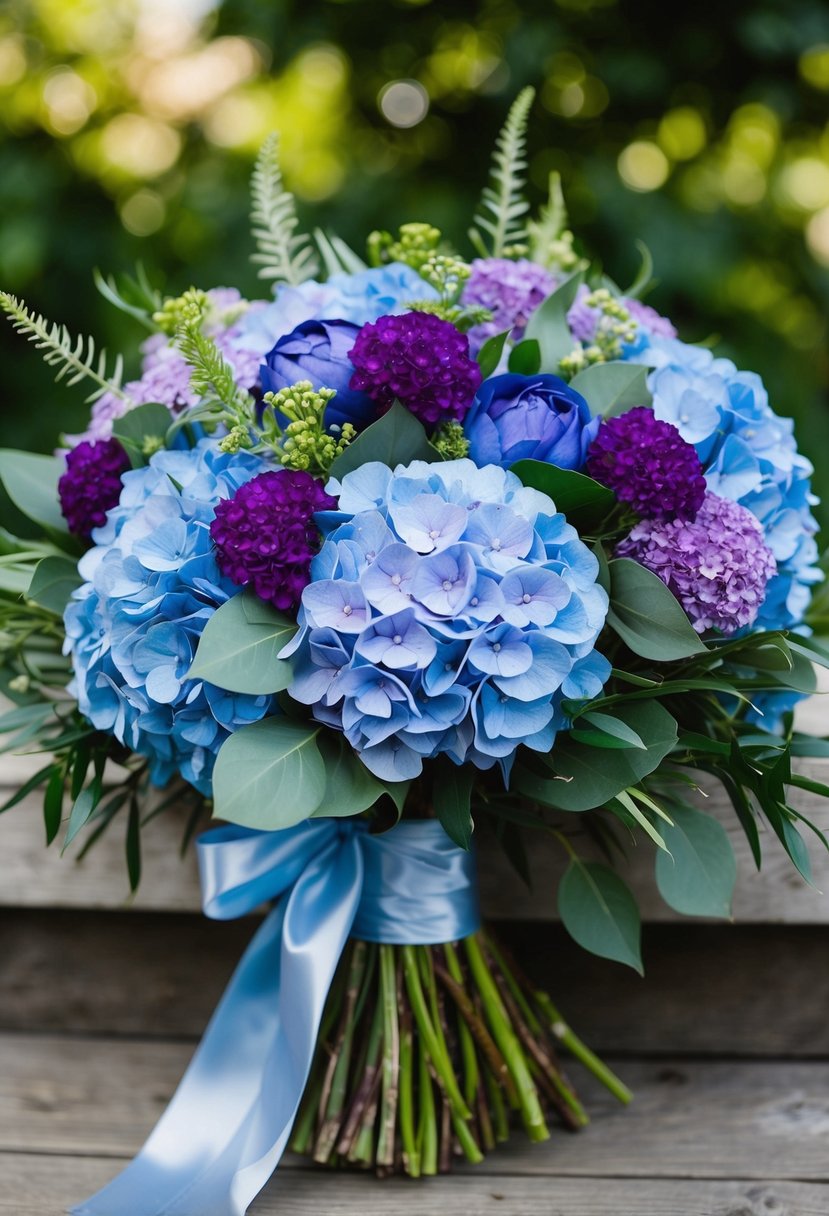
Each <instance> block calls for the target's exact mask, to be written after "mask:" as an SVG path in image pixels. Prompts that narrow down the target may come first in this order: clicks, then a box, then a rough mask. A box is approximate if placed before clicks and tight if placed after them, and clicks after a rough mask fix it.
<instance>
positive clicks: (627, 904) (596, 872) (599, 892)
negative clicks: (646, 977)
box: [558, 857, 643, 975]
mask: <svg viewBox="0 0 829 1216" xmlns="http://www.w3.org/2000/svg"><path fill="white" fill-rule="evenodd" d="M558 913H559V916H560V917H561V921H562V924H563V925H564V927H565V929H566V930H567V932H568V933H569V934H570V936H571V937H572V938H573V940H574V941H576V942H578V944H579V945H580V946H582V947H583V948H584V949H585V950H589V951H590V953H591V954H598V955H599V957H600V958H609V959H612V960H613V961H614V962H617V963H625V964H626V965H627V966H628V967H633V969H634V971H638V972H639V974H640V975H642V974H643V967H642V954H641V948H640V937H641V923H640V919H639V909H638V908H637V906H636V900H635V899H634V898H633V895H632V894H631V892H630V890H629V888H628V887H627V885H626V884H625V883H624V882H623V881H622V879H621V878H620V877H619V875H618V874H616V873H614V871H613V870H611V869H609V868H608V867H607V866H604V865H601V864H600V863H599V862H595V861H581V860H579V858H577V857H574V858H573V859H572V860H571V862H570V864H569V866H568V867H567V869H566V870H565V872H564V876H563V878H562V880H561V882H560V883H559V888H558Z"/></svg>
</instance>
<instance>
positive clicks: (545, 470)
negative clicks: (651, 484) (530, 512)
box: [510, 460, 616, 531]
mask: <svg viewBox="0 0 829 1216" xmlns="http://www.w3.org/2000/svg"><path fill="white" fill-rule="evenodd" d="M510 472H512V473H515V475H516V477H518V478H519V480H520V481H521V482H522V483H523V485H525V486H530V487H531V488H532V489H534V490H541V492H542V493H543V494H548V495H549V497H550V498H552V500H553V502H554V503H555V507H556V510H557V511H561V512H562V514H563V515H566V516H567V519H568V520H569V522H570V523H572V524H574V526H575V527H577V528H579V530H580V531H584V530H589V529H590V528H594V527H597V526H598V525H600V524H601V523H602V521H603V520H604V519H605V518H606V517H607V516H608V514H609V513H610V512H611V511H612V510H613V508H614V507H615V506H616V495H615V494H614V493H613V491H612V490H609V489H608V488H607V486H603V485H601V484H600V483H599V482H598V481H594V480H593V478H592V477H588V476H587V475H586V474H584V473H577V472H576V471H575V470H574V469H560V468H558V466H557V465H554V464H547V463H546V462H545V461H543V460H519V461H516V463H515V464H514V465H512V467H511V469H510Z"/></svg>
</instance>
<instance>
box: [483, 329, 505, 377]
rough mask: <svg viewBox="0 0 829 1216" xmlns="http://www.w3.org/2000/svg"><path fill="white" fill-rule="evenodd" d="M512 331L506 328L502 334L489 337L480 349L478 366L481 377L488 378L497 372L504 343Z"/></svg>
mask: <svg viewBox="0 0 829 1216" xmlns="http://www.w3.org/2000/svg"><path fill="white" fill-rule="evenodd" d="M509 334H510V331H509V330H505V331H504V332H503V333H502V334H493V336H492V337H491V338H487V340H486V342H484V344H483V346H482V347H481V349H480V350H479V351H478V367H479V368H480V369H481V377H482V379H484V380H488V379H489V377H490V376H491V375H493V373H494V372H495V369H496V368H497V366H498V364H499V363H500V362H501V355H502V354H503V353H504V344H505V343H506V340H507V338H508V337H509Z"/></svg>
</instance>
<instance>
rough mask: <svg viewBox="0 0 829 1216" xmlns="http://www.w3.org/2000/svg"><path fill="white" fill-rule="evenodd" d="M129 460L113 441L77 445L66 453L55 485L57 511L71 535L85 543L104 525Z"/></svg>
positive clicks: (104, 440) (105, 440)
mask: <svg viewBox="0 0 829 1216" xmlns="http://www.w3.org/2000/svg"><path fill="white" fill-rule="evenodd" d="M129 467H130V462H129V457H128V456H127V453H126V452H125V451H124V449H123V448H122V447H121V445H120V443H119V442H118V440H117V439H102V440H99V441H98V442H93V443H88V442H86V441H84V442H83V443H79V444H78V446H77V447H76V448H73V449H72V451H71V452H67V453H66V472H65V473H64V474H63V476H62V477H61V479H60V481H59V482H58V494H59V496H60V509H61V511H62V513H63V518H64V519H65V520H66V522H67V524H68V525H69V531H70V532H72V533H74V535H75V536H80V537H82V538H83V539H84V540H87V539H88V538H89V537H90V536H91V534H92V531H93V529H94V528H100V527H102V526H103V525H104V524H105V523H106V513H107V511H110V510H112V508H113V507H114V506H116V505H117V503H118V500H119V498H120V497H121V489H122V482H121V476H122V474H123V473H126V471H127V469H128V468H129Z"/></svg>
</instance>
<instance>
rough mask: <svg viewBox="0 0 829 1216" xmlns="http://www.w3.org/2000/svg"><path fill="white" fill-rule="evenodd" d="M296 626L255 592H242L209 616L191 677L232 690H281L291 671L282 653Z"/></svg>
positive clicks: (272, 691) (260, 691) (259, 691)
mask: <svg viewBox="0 0 829 1216" xmlns="http://www.w3.org/2000/svg"><path fill="white" fill-rule="evenodd" d="M296 630H297V626H296V623H295V622H294V621H292V620H290V619H289V618H288V617H286V616H283V615H282V613H281V612H277V610H276V609H275V608H271V607H270V605H269V604H266V603H264V601H263V600H260V599H259V598H258V596H255V595H254V594H253V592H250V591H242V592H240V593H239V594H238V595H234V596H233V597H232V598H231V599H229V600H227V601H226V602H225V603H224V604H222V606H221V607H220V608H218V609H217V610H216V612H214V614H213V616H211V617H210V619H209V620H208V622H207V625H206V626H205V629H204V632H203V633H202V635H201V638H200V639H199V645H198V649H197V651H196V657H195V659H194V660H193V665H192V667H191V668H190V671H189V672H188V673H187V674H188V677H189V678H190V679H198V680H207V681H208V682H209V683H210V684H215V685H216V686H217V687H218V688H226V689H227V690H228V692H243V693H250V694H252V695H254V696H263V695H266V694H268V693H276V692H282V690H283V689H285V688H287V687H288V685H289V684H290V682H291V679H292V676H293V671H292V668H291V664H290V662H289V661H288V660H287V659H280V658H279V652H280V650H281V649H282V647H283V646H286V645H287V644H288V642H289V641H290V640H291V638H292V637H293V636H294V634H295V633H296Z"/></svg>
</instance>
